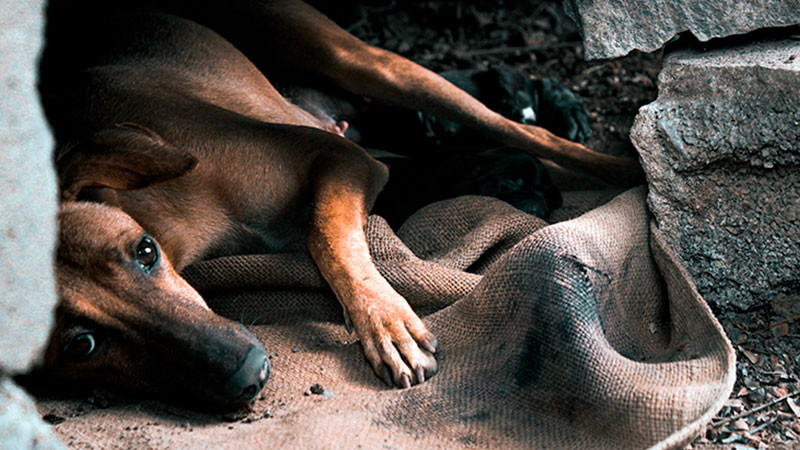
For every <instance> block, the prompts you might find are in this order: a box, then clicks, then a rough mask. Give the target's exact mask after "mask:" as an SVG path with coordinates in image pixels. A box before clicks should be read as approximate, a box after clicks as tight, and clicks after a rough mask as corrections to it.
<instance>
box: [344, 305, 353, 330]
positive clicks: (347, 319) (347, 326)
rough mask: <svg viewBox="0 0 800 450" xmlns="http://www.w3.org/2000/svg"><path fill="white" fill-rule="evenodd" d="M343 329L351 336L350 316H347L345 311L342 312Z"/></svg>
mask: <svg viewBox="0 0 800 450" xmlns="http://www.w3.org/2000/svg"><path fill="white" fill-rule="evenodd" d="M344 329H345V330H347V332H348V333H349V334H353V321H352V320H350V314H347V311H345V312H344Z"/></svg>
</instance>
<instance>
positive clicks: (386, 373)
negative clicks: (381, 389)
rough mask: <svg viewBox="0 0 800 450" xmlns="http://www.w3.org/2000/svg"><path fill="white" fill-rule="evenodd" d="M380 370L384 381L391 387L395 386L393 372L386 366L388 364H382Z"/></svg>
mask: <svg viewBox="0 0 800 450" xmlns="http://www.w3.org/2000/svg"><path fill="white" fill-rule="evenodd" d="M378 372H379V375H380V377H381V379H382V380H383V382H384V383H386V384H387V385H388V386H389V387H392V386H394V383H392V372H391V371H389V367H388V366H386V364H381V368H380V370H379V371H378Z"/></svg>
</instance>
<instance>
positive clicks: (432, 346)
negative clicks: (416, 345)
mask: <svg viewBox="0 0 800 450" xmlns="http://www.w3.org/2000/svg"><path fill="white" fill-rule="evenodd" d="M420 345H422V348H424V349H425V350H427V351H429V352H431V353H436V350H437V349H438V348H439V340H438V339H436V338H435V337H434V336H433V335H432V334H429V335H428V336H426V337H425V339H423V340H422V341H420Z"/></svg>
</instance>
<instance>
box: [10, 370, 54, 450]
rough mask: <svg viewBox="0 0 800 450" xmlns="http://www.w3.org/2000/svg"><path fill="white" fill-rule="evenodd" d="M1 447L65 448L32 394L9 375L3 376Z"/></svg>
mask: <svg viewBox="0 0 800 450" xmlns="http://www.w3.org/2000/svg"><path fill="white" fill-rule="evenodd" d="M0 448H5V449H27V448H36V449H62V448H64V446H63V445H62V444H61V443H60V442H59V441H58V439H56V438H55V437H53V433H52V431H51V430H50V427H49V426H48V425H47V424H45V423H44V422H43V421H42V420H41V419H40V418H39V413H38V412H37V411H36V407H35V406H34V404H33V401H32V400H31V399H30V397H28V395H27V394H26V393H25V392H24V391H23V390H22V389H20V388H19V387H18V386H17V385H16V384H14V382H12V381H11V380H10V379H8V378H0Z"/></svg>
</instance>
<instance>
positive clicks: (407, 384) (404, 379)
mask: <svg viewBox="0 0 800 450" xmlns="http://www.w3.org/2000/svg"><path fill="white" fill-rule="evenodd" d="M400 384H402V385H403V389H408V388H410V387H411V380H410V379H409V376H408V375H406V374H402V375H400Z"/></svg>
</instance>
